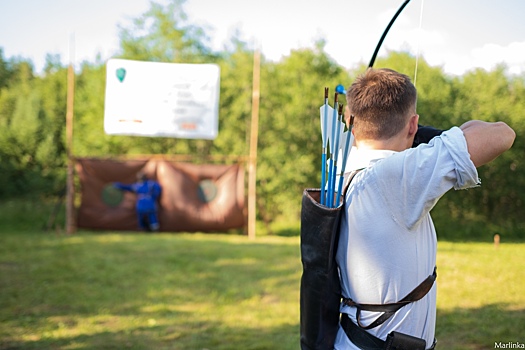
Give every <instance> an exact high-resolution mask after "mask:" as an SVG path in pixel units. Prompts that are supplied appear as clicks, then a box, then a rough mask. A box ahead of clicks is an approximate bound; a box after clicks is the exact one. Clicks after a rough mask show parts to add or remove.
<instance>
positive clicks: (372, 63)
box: [368, 0, 410, 68]
mask: <svg viewBox="0 0 525 350" xmlns="http://www.w3.org/2000/svg"><path fill="white" fill-rule="evenodd" d="M409 2H410V0H405V2H403V4H402V5H401V6H400V7H399V9H398V10H397V12H396V14H395V15H394V17H392V19H391V20H390V23H388V26H387V27H386V29H385V31H384V32H383V35H381V39H379V42H378V43H377V46H376V49H375V51H374V54H373V55H372V58H371V59H370V63H369V64H368V68H372V67H373V66H374V63H375V61H376V57H377V53H378V52H379V49H380V48H381V45H382V44H383V40H385V38H386V35H387V34H388V31H389V30H390V27H392V24H394V22H395V21H396V19H397V17H398V16H399V14H400V13H401V12H402V11H403V9H404V8H405V6H406V5H408V3H409Z"/></svg>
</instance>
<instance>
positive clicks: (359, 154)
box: [345, 147, 397, 173]
mask: <svg viewBox="0 0 525 350" xmlns="http://www.w3.org/2000/svg"><path fill="white" fill-rule="evenodd" d="M396 153H397V152H396V151H391V150H384V149H358V148H357V147H352V150H351V151H350V154H349V155H348V160H347V163H346V169H345V173H349V172H351V171H354V170H357V169H363V168H367V167H369V166H371V165H373V164H374V163H376V162H377V161H379V160H381V159H385V158H387V157H390V156H391V155H393V154H396Z"/></svg>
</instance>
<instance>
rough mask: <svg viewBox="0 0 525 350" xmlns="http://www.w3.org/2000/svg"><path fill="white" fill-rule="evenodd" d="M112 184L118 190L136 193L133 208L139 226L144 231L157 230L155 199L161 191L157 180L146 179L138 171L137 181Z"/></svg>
mask: <svg viewBox="0 0 525 350" xmlns="http://www.w3.org/2000/svg"><path fill="white" fill-rule="evenodd" d="M113 185H114V186H115V187H116V188H118V189H120V190H123V191H129V192H134V193H136V194H137V203H136V205H135V208H136V210H137V217H138V221H139V225H140V227H141V228H142V229H144V230H146V231H158V230H159V227H160V225H159V220H158V216H157V211H158V205H157V201H158V199H159V198H160V194H161V192H162V188H161V186H160V184H159V183H158V182H157V181H154V180H150V179H148V177H147V176H146V174H144V173H143V172H139V173H138V174H137V182H135V183H133V184H131V185H125V184H122V183H120V182H116V183H114V184H113Z"/></svg>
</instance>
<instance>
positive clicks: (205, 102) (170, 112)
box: [104, 59, 220, 140]
mask: <svg viewBox="0 0 525 350" xmlns="http://www.w3.org/2000/svg"><path fill="white" fill-rule="evenodd" d="M219 82H220V69H219V66H217V65H216V64H181V63H160V62H143V61H132V60H123V59H110V60H108V62H107V66H106V99H105V107H104V130H105V132H106V133H107V134H113V135H115V134H117V135H135V136H152V137H156V136H160V137H177V138H189V139H209V140H211V139H214V138H216V137H217V133H218V129H219V127H218V124H219V123H218V119H219V117H218V116H219V88H220V84H219Z"/></svg>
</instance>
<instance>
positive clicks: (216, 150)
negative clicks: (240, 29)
mask: <svg viewBox="0 0 525 350" xmlns="http://www.w3.org/2000/svg"><path fill="white" fill-rule="evenodd" d="M183 3H184V2H183V1H177V0H174V1H172V2H170V3H168V5H165V6H163V5H159V4H155V3H152V4H151V7H150V9H149V10H148V11H147V12H146V13H144V14H143V15H142V16H140V17H139V18H136V19H134V20H132V21H131V23H130V24H129V25H128V26H126V27H121V28H120V52H119V54H118V55H117V56H115V57H118V58H125V59H135V60H144V61H155V62H179V63H182V62H184V63H204V62H206V63H216V64H218V65H219V66H220V69H221V79H220V106H219V135H218V137H217V138H216V139H215V140H189V139H188V140H187V139H173V138H149V137H131V136H115V135H106V134H104V131H103V115H104V93H105V79H106V76H105V74H106V70H105V62H103V61H101V60H96V61H95V62H82V63H81V64H80V66H79V67H78V68H77V71H76V77H75V107H74V141H73V153H74V155H75V156H78V157H111V156H119V155H133V154H167V155H173V154H184V155H194V156H195V157H199V156H208V155H229V156H239V157H243V156H246V155H248V152H249V150H248V146H249V142H248V141H249V140H248V138H249V130H250V121H251V91H252V72H253V53H254V52H253V51H254V50H253V48H251V47H250V45H249V44H247V43H246V42H244V41H242V40H240V39H239V38H238V37H237V36H234V37H232V38H231V39H230V41H229V43H228V44H227V45H225V46H224V48H223V49H222V50H219V51H217V50H212V49H211V48H210V45H209V39H208V37H207V35H206V32H205V30H204V29H203V28H200V27H198V26H195V25H192V24H191V22H190V21H189V20H188V18H187V17H186V14H185V12H184V9H183ZM375 66H376V67H388V68H392V69H395V70H398V71H400V72H403V73H405V74H407V75H409V76H410V75H412V74H413V71H414V67H415V58H414V57H413V56H411V55H410V54H408V53H406V52H389V54H388V55H387V56H386V57H385V58H381V59H378V60H377V62H376V64H375ZM365 69H366V67H365V65H362V66H360V67H357V68H355V69H351V70H347V69H345V68H343V67H342V66H340V65H339V64H337V63H336V62H335V61H334V60H333V59H332V58H331V57H330V56H329V55H328V54H327V53H326V52H325V51H324V41H323V40H319V41H317V42H316V43H315V45H313V47H311V48H303V49H298V50H293V51H292V52H291V53H290V54H289V55H288V56H287V57H284V58H283V59H282V60H280V61H279V62H273V61H269V60H266V59H265V58H264V56H263V57H262V60H261V78H260V79H261V86H260V96H261V97H260V98H261V99H260V112H259V113H260V114H259V138H258V140H259V143H258V159H257V208H258V219H260V220H263V221H265V222H266V223H271V222H273V221H276V220H283V219H285V218H286V219H287V220H288V219H289V218H293V220H297V219H298V216H299V212H300V205H301V195H302V191H303V189H304V188H307V187H319V185H320V177H321V174H320V166H321V163H320V160H321V151H322V149H321V146H322V143H321V132H320V122H319V107H320V106H321V104H322V103H323V101H324V88H325V87H329V88H330V91H334V88H335V86H336V85H338V84H343V85H344V86H349V85H350V84H351V82H352V80H353V79H354V78H355V77H356V76H357V75H358V74H360V73H362V72H363V71H364V70H365ZM417 74H418V79H417V89H418V94H419V95H418V106H417V110H418V113H419V115H420V122H421V123H422V124H426V125H432V126H435V127H437V128H442V129H448V128H450V127H452V126H454V125H460V124H462V123H463V122H465V121H467V120H470V119H481V120H485V121H496V120H503V121H505V122H507V123H508V124H510V125H511V126H512V127H513V128H514V129H515V130H516V132H517V134H518V135H521V134H522V131H523V130H524V129H525V125H524V124H525V118H524V116H525V110H524V109H525V77H524V76H516V75H510V74H508V72H507V70H506V67H505V66H504V65H501V66H498V67H496V68H494V69H493V70H491V71H486V70H482V69H474V70H472V71H469V72H467V73H464V74H463V75H461V76H449V75H447V74H445V73H444V72H443V70H442V68H441V67H433V66H430V65H428V64H427V63H426V62H425V60H424V58H420V59H419V64H418V73H417ZM66 85H67V67H66V66H65V65H64V64H62V63H61V60H60V57H59V56H57V55H47V57H46V64H45V68H44V70H43V72H41V73H38V74H37V73H36V72H35V70H34V67H33V64H32V62H31V61H30V60H27V59H24V58H22V57H5V56H4V54H3V50H2V49H1V48H0V130H1V132H0V183H2V184H4V186H1V187H0V198H9V197H14V196H26V195H35V194H36V195H39V196H58V195H61V194H62V193H63V192H64V190H65V177H66V161H67V155H66V147H65V115H66V93H67V86H66ZM341 98H342V100H343V101H342V102H343V103H345V101H344V97H342V96H341ZM341 98H340V100H341ZM523 150H524V145H523V141H522V139H521V138H520V137H519V136H518V138H517V139H516V142H515V144H514V146H513V148H512V149H511V150H510V151H509V152H507V153H505V154H504V155H503V156H501V157H500V158H498V159H497V160H496V161H495V162H493V163H491V164H489V165H485V166H483V167H481V168H480V169H479V175H480V178H481V180H482V186H481V188H479V189H474V190H469V191H466V193H465V192H464V191H463V192H462V193H461V194H457V193H452V194H447V195H446V196H445V197H444V198H443V199H442V201H441V202H440V203H439V204H438V206H437V207H436V208H435V209H434V210H433V216H434V217H435V220H436V225H437V226H441V227H438V232H440V231H441V232H443V233H442V236H443V237H445V238H456V239H462V238H469V237H474V236H479V235H483V236H484V237H487V236H489V235H490V236H491V235H492V234H494V233H500V234H502V235H504V236H505V235H507V236H508V237H512V238H525V233H523V232H524V230H523V228H524V223H525V221H524V219H523V218H522V217H521V213H522V212H523V209H524V206H523V202H524V199H525V177H524V176H522V174H521V170H522V167H523V158H522V156H523ZM481 231H483V232H481Z"/></svg>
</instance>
